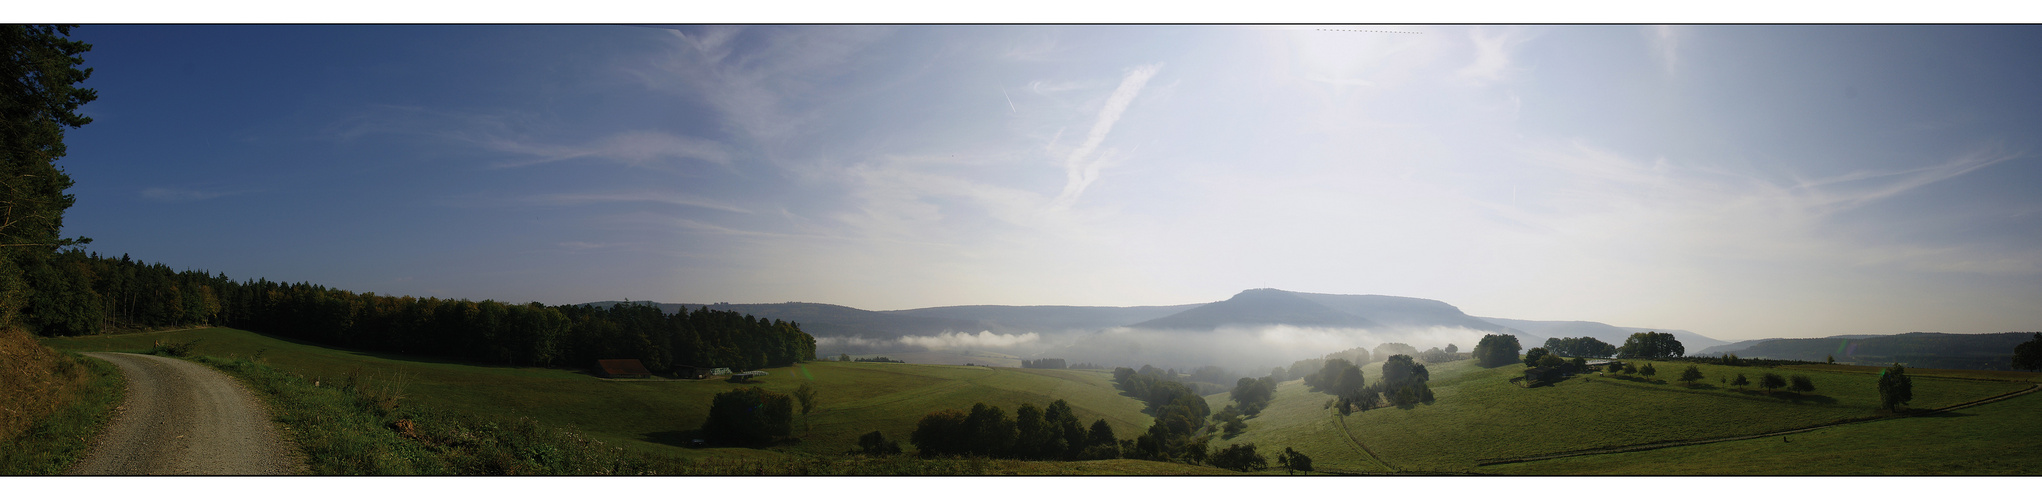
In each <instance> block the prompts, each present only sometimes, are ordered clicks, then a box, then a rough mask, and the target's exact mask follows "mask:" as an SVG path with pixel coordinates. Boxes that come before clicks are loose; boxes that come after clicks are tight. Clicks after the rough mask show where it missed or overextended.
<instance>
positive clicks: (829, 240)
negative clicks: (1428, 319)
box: [59, 25, 2042, 348]
mask: <svg viewBox="0 0 2042 500" xmlns="http://www.w3.org/2000/svg"><path fill="white" fill-rule="evenodd" d="M72 34H73V38H76V39H78V40H81V41H85V42H88V43H91V44H93V46H94V47H93V50H92V51H91V52H87V53H85V54H84V58H85V61H86V62H85V66H87V67H91V68H94V69H95V72H94V73H93V75H92V77H91V79H89V80H87V81H86V82H84V86H85V87H89V88H93V89H97V91H98V93H99V99H98V100H97V101H94V102H92V103H90V104H88V105H86V106H85V107H84V108H82V113H83V114H86V115H88V116H91V117H93V118H94V120H95V121H94V122H93V123H92V124H90V125H87V126H85V127H83V128H81V129H77V130H73V131H70V132H69V133H68V135H67V143H68V144H69V155H68V156H67V157H65V158H63V159H61V160H60V161H59V165H61V166H63V167H64V168H65V169H66V171H67V172H68V173H69V174H70V175H71V177H72V178H73V179H74V180H75V181H76V182H77V185H76V186H75V187H73V188H72V190H71V191H70V192H71V193H74V194H76V195H77V199H78V201H77V204H76V206H74V207H73V208H71V209H70V211H68V212H67V213H66V219H65V222H66V226H65V228H64V234H65V235H66V236H88V237H91V238H94V239H95V242H94V243H92V244H91V245H89V246H88V247H87V248H86V249H87V250H89V251H93V252H99V253H101V254H106V255H112V256H116V257H117V256H119V255H121V254H128V255H131V256H133V257H134V258H137V259H140V260H145V261H150V262H162V263H165V264H167V265H170V266H172V267H174V268H180V269H183V268H191V269H204V270H207V271H210V272H216V273H224V274H226V275H228V276H230V277H233V278H235V279H237V280H238V279H252V278H258V277H260V278H268V279H271V280H277V281H288V282H298V281H308V282H312V283H317V284H323V285H327V286H333V287H339V288H344V289H349V290H355V291H360V292H375V293H378V294H384V295H417V296H424V295H433V296H441V297H461V298H471V299H476V300H482V299H495V300H502V301H510V302H525V301H539V302H545V303H551V304H561V303H582V302H593V301H604V300H624V299H627V298H628V299H631V300H652V301H657V302H670V303H671V302H685V303H705V304H706V303H716V302H731V303H779V302H790V301H797V302H818V303H829V304H837V305H843V306H849V307H856V308H861V309H868V310H900V309H915V308H924V307H939V306H953V305H976V304H984V305H1074V306H1142V305H1177V304H1193V303H1207V302H1214V301H1219V300H1225V299H1226V298H1227V297H1230V296H1232V295H1233V294H1235V293H1238V292H1240V291H1242V290H1246V289H1253V288H1277V289H1283V290H1290V291H1297V292H1312V293H1329V294H1357V295H1364V294H1372V295H1391V296H1403V297H1416V298H1425V299H1434V300H1439V301H1444V302H1447V303H1449V304H1452V305H1454V306H1457V307H1459V308H1461V309H1462V310H1463V311H1465V312H1466V313H1468V314H1470V315H1474V316H1484V317H1502V318H1513V319H1526V320H1582V321H1595V322H1602V323H1608V324H1611V325H1619V326H1650V327H1663V328H1674V329H1683V330H1688V331H1692V332H1695V333H1698V334H1701V335H1705V336H1709V337H1712V338H1716V339H1721V340H1724V341H1731V342H1734V341H1738V340H1746V339H1755V338H1767V337H1823V336H1829V335H1839V334H1884V333H1901V332H1909V331H1937V332H1951V333H1983V332H2003V331H2032V330H2042V308H2036V307H2034V304H2037V303H2042V279H2038V278H2042V218H2038V214H2042V200H2038V199H2037V198H2036V197H2035V196H2034V194H2035V193H2037V192H2042V191H2038V190H2037V189H2036V188H2038V187H2042V168H2038V166H2042V161H2038V158H2037V157H2036V156H2035V152H2036V151H2037V148H2036V146H2037V145H2038V144H2037V142H2038V140H2042V95H2038V94H2036V93H2035V92H2034V91H2033V90H2032V85H2031V83H2032V82H2034V81H2036V80H2037V76H2038V73H2042V60H2038V59H2042V51H2038V50H2035V49H2042V27H2036V26H1451V25H1425V26H1278V27H1255V26H739V27H724V26H681V27H675V28H661V27H634V26H430V25H421V26H260V25H254V26H151V25H118V26H107V25H87V26H83V27H80V28H77V29H76V30H74V31H73V32H72ZM1462 347H1463V348H1466V347H1468V346H1462Z"/></svg>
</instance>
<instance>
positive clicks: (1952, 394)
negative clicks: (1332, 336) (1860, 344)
mask: <svg viewBox="0 0 2042 500" xmlns="http://www.w3.org/2000/svg"><path fill="white" fill-rule="evenodd" d="M1654 365H1655V366H1656V367H1657V368H1658V369H1659V375H1658V376H1657V377H1656V378H1658V379H1659V380H1657V381H1638V380H1625V379H1621V378H1617V377H1611V376H1604V375H1601V374H1589V375H1585V376H1577V377H1575V378H1573V379H1570V380H1567V381H1565V382H1562V383H1560V384H1557V385H1554V386H1548V387H1538V388H1531V389H1527V388H1524V387H1520V386H1518V385H1515V384H1512V383H1511V382H1510V379H1511V378H1512V377H1515V376H1517V375H1519V374H1520V373H1521V369H1520V368H1516V367H1503V368H1495V369H1481V368H1477V367H1474V365H1473V364H1472V361H1456V362H1452V363H1443V364H1440V365H1439V366H1437V367H1434V369H1433V370H1432V382H1431V384H1430V385H1431V387H1432V388H1433V390H1434V392H1435V394H1436V395H1437V398H1438V401H1437V402H1436V403H1434V404H1430V405H1418V406H1416V407H1414V408H1411V409H1397V408H1382V409H1376V410H1371V411H1366V412H1358V413H1355V414H1353V415H1350V416H1346V417H1340V416H1338V414H1336V413H1334V412H1333V411H1332V410H1328V409H1325V408H1324V406H1323V405H1324V403H1325V402H1326V400H1328V399H1330V396H1327V395H1324V394H1320V393H1312V392H1307V391H1306V390H1305V387H1304V386H1303V385H1302V383H1300V382H1296V381H1293V382H1288V383H1285V384H1282V385H1281V386H1279V388H1278V391H1277V398H1276V400H1275V401H1274V402H1273V403H1272V404H1271V406H1270V407H1269V409H1266V410H1264V412H1263V414H1262V415H1261V416H1259V417H1257V418H1254V419H1249V420H1248V424H1249V426H1248V431H1247V432H1246V433H1243V434H1242V435H1240V436H1238V437H1236V438H1234V439H1232V440H1221V441H1216V442H1215V444H1216V445H1224V444H1226V443H1232V442H1253V443H1257V445H1258V446H1260V447H1270V446H1272V445H1274V446H1279V447H1280V446H1293V447H1296V448H1298V450H1299V451H1300V452H1303V453H1305V454H1307V455H1310V456H1312V457H1313V459H1314V461H1315V462H1316V463H1317V464H1323V465H1320V467H1322V468H1327V469H1334V468H1338V469H1343V470H1350V471H1355V472H1387V471H1399V472H1443V473H1462V472H1475V473H1530V474H1571V473H1638V474H1658V473H1665V471H1666V470H1667V469H1664V468H1654V467H1652V466H1649V465H1637V466H1635V467H1629V468H1621V469H1610V468H1608V467H1603V468H1594V467H1582V468H1579V470H1577V469H1570V468H1567V467H1565V466H1551V467H1546V466H1539V467H1533V466H1491V467H1481V466H1479V464H1480V463H1482V462H1484V461H1488V460H1495V459H1503V458H1514V457H1526V456H1534V455H1543V454H1551V453H1561V452H1570V451H1576V450H1590V449H1598V448H1610V447H1618V446H1628V445H1637V444H1645V443H1658V442H1672V441H1686V440H1695V439H1708V438H1718V437H1730V436H1739V435H1747V434H1755V433H1764V432H1771V431H1781V430H1788V429H1795V428H1801V427H1809V426H1815V425H1821V424H1826V423H1833V422H1843V421H1851V420H1856V419H1864V418H1867V417H1875V416H1879V415H1883V413H1880V411H1879V410H1878V396H1877V394H1876V392H1875V391H1874V387H1875V384H1874V380H1875V378H1876V370H1877V369H1876V368H1870V369H1869V370H1867V369H1866V368H1868V367H1835V366H1828V365H1807V366H1794V367H1779V368H1772V369H1760V368H1751V367H1725V366H1716V365H1698V366H1699V367H1700V369H1701V370H1702V372H1703V373H1704V374H1705V375H1707V378H1706V379H1704V381H1702V382H1700V383H1699V385H1697V386H1696V387H1693V388H1690V387H1686V386H1684V385H1683V384H1682V383H1680V382H1677V381H1667V380H1666V379H1671V378H1675V377H1676V376H1677V374H1678V373H1679V372H1680V371H1681V370H1684V369H1685V368H1686V367H1687V366H1688V365H1687V364H1684V363H1659V362H1655V363H1654ZM1768 370H1770V371H1771V372H1773V373H1778V374H1780V375H1782V376H1787V375H1807V376H1809V377H1810V378H1811V379H1813V381H1814V383H1815V387H1816V391H1815V392H1814V393H1813V394H1811V395H1803V396H1795V395H1790V394H1787V393H1784V392H1782V393H1777V394H1773V395H1768V394H1765V393H1763V392H1762V391H1758V390H1755V389H1754V390H1733V389H1731V388H1728V387H1726V386H1724V385H1723V384H1722V383H1721V382H1719V381H1718V377H1719V376H1720V377H1735V376H1736V374H1737V373H1744V374H1745V376H1746V377H1747V378H1752V379H1754V380H1755V379H1756V378H1757V377H1758V376H1759V375H1760V374H1763V373H1766V372H1767V371H1768ZM1925 372H1927V373H1923V374H1921V375H1917V376H1915V377H1914V393H1915V399H1914V401H1913V404H1912V406H1913V407H1915V408H1933V407H1940V406H1946V405H1950V404H1955V403H1960V402H1965V401H1971V400H1976V399H1983V398H1987V397H1991V396H1995V395H1999V394H2004V393H2008V392H2013V391H2017V390H2021V389H2023V388H2026V387H2028V386H2029V385H2030V384H2031V382H2027V381H2016V380H2024V379H2022V378H2021V377H2022V375H2021V374H2009V373H2005V372H1983V373H1991V374H1997V375H1994V376H1992V377H1985V378H1998V379H2003V380H1978V379H1975V378H1945V377H1944V376H1931V375H1932V374H1945V372H1943V371H1935V370H1930V371H1925ZM1364 373H1368V374H1371V375H1374V374H1375V373H1379V368H1378V365H1370V366H1367V367H1364ZM1952 376H1964V375H1962V374H1953V375H1952ZM2034 400H2042V396H2023V397H2020V398H2015V399H2014V400H2010V401H2009V402H2008V403H2001V404H1999V405H2000V406H1999V407H2012V406H2014V405H2013V403H2012V401H2022V403H2020V404H2037V403H2034V402H2033V401H2034ZM1230 402H1231V401H1230V400H1229V398H1228V397H1227V396H1226V395H1224V394H1221V395H1215V396H1212V397H1211V398H1210V399H1209V403H1210V404H1212V405H1214V406H1219V405H1224V404H1228V403H1230ZM1994 406H1995V405H1986V406H1982V407H1978V408H1976V409H1967V410H1964V411H1962V412H1959V413H1966V412H1973V411H1976V412H1981V413H1980V414H1993V413H1995V412H2001V411H2006V410H1998V409H1992V410H1988V409H1987V408H1993V407H1994ZM1961 420H1962V419H1959V420H1958V421H1956V422H1954V423H1963V424H1965V426H1964V427H1965V428H1966V429H1971V430H1968V431H1967V430H1949V431H1948V432H1956V433H1967V435H1968V433H1979V434H1989V433H1990V432H1992V428H1990V427H1984V426H1990V425H1994V424H1992V423H1989V422H1991V421H1990V420H1986V419H1981V420H1980V421H1979V423H1980V424H1982V425H1983V426H1973V425H1972V424H1970V423H1968V422H1962V421H1961ZM1935 421H1948V419H1939V418H1907V419H1897V420H1892V421H1882V422H1874V423H1865V424H1853V425H1856V426H1870V425H1878V426H1880V427H1852V426H1846V427H1843V428H1839V429H1849V430H1837V431H1834V432H1838V433H1846V432H1853V430H1855V429H1859V428H1864V429H1871V430H1870V431H1864V432H1871V433H1872V434H1871V435H1869V436H1864V438H1866V440H1867V441H1874V442H1876V441H1879V439H1878V438H1877V437H1876V436H1878V435H1880V434H1882V433H1884V432H1896V431H1898V430H1900V429H1908V428H1911V427H1910V426H1923V425H1931V423H1933V422H1935ZM1945 425H1949V424H1945ZM1825 432H1827V431H1825ZM1712 446H1725V448H1726V449H1734V448H1735V446H1734V445H1712ZM1363 447H1366V449H1368V450H1372V451H1373V452H1374V453H1375V454H1376V456H1377V457H1379V458H1380V460H1381V461H1380V462H1378V461H1377V460H1375V459H1372V458H1370V457H1369V456H1368V454H1366V453H1364V452H1363ZM1277 449H1280V448H1277ZM1691 449H1694V448H1692V447H1680V448H1674V449H1667V450H1663V451H1659V452H1654V453H1661V454H1663V455H1660V456H1661V457H1662V458H1661V459H1660V460H1658V461H1650V460H1646V461H1636V462H1635V463H1637V464H1655V463H1657V464H1670V463H1675V462H1672V461H1673V460H1677V459H1679V457H1684V456H1686V454H1687V453H1689V452H1688V451H1683V450H1691ZM1944 449H1945V450H1947V452H1946V453H1943V454H1939V455H1938V456H1939V459H1941V460H1951V461H1957V460H1973V459H1975V457H1972V456H1968V454H1965V453H1961V452H1962V450H1963V448H1961V447H1949V448H1944ZM1988 449H1990V448H1988ZM1637 455H1638V453H1622V454H1614V455H1606V457H1620V458H1609V459H1608V460H1613V461H1615V462H1613V463H1633V462H1632V461H1633V460H1635V459H1626V458H1621V457H1634V456H1637ZM2027 456H2028V457H2036V458H2030V459H2028V460H2009V461H2007V463H2008V464H2010V465H2009V466H2008V467H2006V468H2003V469H2000V470H2018V471H2026V472H2025V473H2035V472H2037V471H2042V456H2037V455H2033V454H2030V455H2027ZM1598 458H1600V457H1598ZM1576 460H1582V461H1589V460H1588V459H1576ZM1777 460H1780V461H1782V462H1792V461H1794V460H1800V461H1803V462H1819V463H1832V464H1837V462H1836V461H1835V460H1832V457H1828V456H1823V455H1815V456H1801V457H1798V458H1778V459H1777ZM2003 460H2008V459H2003ZM1839 465H1840V466H1843V467H1845V470H1848V467H1849V466H1848V465H1845V464H1839ZM1796 470H1797V471H1798V472H1772V471H1763V470H1750V471H1748V472H1746V473H1759V474H1767V473H1844V472H1842V470H1836V469H1831V468H1825V466H1821V465H1813V464H1804V466H1803V468H1801V469H1796Z"/></svg>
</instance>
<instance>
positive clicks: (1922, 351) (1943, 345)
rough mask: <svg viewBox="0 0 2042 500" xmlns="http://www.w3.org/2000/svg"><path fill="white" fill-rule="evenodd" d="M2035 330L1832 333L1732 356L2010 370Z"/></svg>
mask: <svg viewBox="0 0 2042 500" xmlns="http://www.w3.org/2000/svg"><path fill="white" fill-rule="evenodd" d="M2034 336H2035V332H2006V333H1970V334H1963V333H1926V332H1913V333H1902V334H1898V335H1837V336H1833V337H1825V338H1817V339H1772V340H1763V341H1755V342H1753V343H1752V344H1751V345H1750V346H1748V347H1745V348H1742V349H1738V350H1734V351H1732V350H1725V351H1719V353H1722V352H1727V353H1734V354H1736V355H1737V356H1738V357H1743V358H1763V359H1798V360H1802V361H1825V360H1828V359H1829V358H1831V357H1834V358H1836V361H1837V362H1838V363H1850V364H1859V365H1886V364H1892V363H1900V364H1903V365H1906V366H1910V367H1918V368H1950V369H1960V370H2011V369H2013V355H2014V346H2017V345H2020V344H2021V343H2022V342H2026V341H2028V340H2030V339H2033V338H2035V337H2034Z"/></svg>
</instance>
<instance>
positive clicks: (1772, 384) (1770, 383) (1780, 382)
mask: <svg viewBox="0 0 2042 500" xmlns="http://www.w3.org/2000/svg"><path fill="white" fill-rule="evenodd" d="M1758 386H1759V387H1760V388H1763V389H1765V392H1766V393H1767V394H1771V393H1772V392H1773V389H1778V388H1781V387H1786V386H1787V379H1785V378H1782V377H1780V376H1779V375H1774V374H1771V373H1767V374H1765V375H1761V376H1759V377H1758Z"/></svg>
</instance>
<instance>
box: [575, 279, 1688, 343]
mask: <svg viewBox="0 0 2042 500" xmlns="http://www.w3.org/2000/svg"><path fill="white" fill-rule="evenodd" d="M616 303H618V302H616V301H604V302H591V303H589V305H594V306H598V307H606V306H609V305H612V304H616ZM638 303H642V304H651V305H655V306H657V307H659V308H660V309H661V310H662V311H665V312H668V313H672V312H675V311H678V310H680V309H682V308H687V309H695V308H701V307H707V308H709V309H713V310H720V311H734V312H738V313H741V314H749V315H752V316H757V317H763V318H773V319H783V320H787V321H792V322H795V323H798V324H800V325H801V329H802V330H803V331H806V332H808V333H810V334H813V335H815V336H816V339H817V341H818V342H819V343H821V344H826V345H828V347H827V348H825V350H827V351H830V352H848V353H853V354H863V353H885V352H903V351H904V350H905V351H913V350H919V349H922V347H913V346H910V345H909V343H907V342H906V340H908V339H911V338H916V337H931V336H937V335H941V334H946V333H964V334H977V333H979V332H989V333H992V334H998V335H1023V334H1028V333H1035V334H1039V335H1041V336H1043V337H1041V338H1043V339H1044V340H1045V341H1047V340H1048V339H1049V338H1051V337H1058V336H1060V337H1058V338H1068V337H1069V336H1073V335H1076V336H1093V335H1095V334H1099V333H1104V332H1108V331H1115V330H1114V329H1116V328H1120V327H1126V328H1129V329H1133V330H1139V331H1156V332H1214V331H1218V330H1220V329H1221V328H1222V327H1227V326H1243V327H1259V326H1272V325H1290V326H1299V327H1318V328H1335V329H1354V330H1369V331H1373V332H1376V334H1379V335H1391V336H1395V335H1402V334H1407V333H1413V332H1426V331H1445V332H1455V331H1459V332H1472V333H1474V334H1484V333H1498V334H1509V335H1515V336H1517V337H1518V341H1519V343H1520V344H1521V345H1524V346H1525V348H1527V349H1529V348H1532V347H1537V346H1539V345H1543V344H1544V343H1545V339H1546V338H1548V337H1581V336H1588V337H1595V338H1598V339H1602V340H1603V341H1605V342H1610V343H1612V344H1619V345H1621V344H1622V343H1623V341H1624V339H1625V338H1628V337H1629V336H1630V334H1632V333H1635V332H1642V331H1647V330H1648V329H1644V328H1624V327H1616V326H1610V325H1607V324H1603V323H1595V322H1589V321H1527V320H1512V319H1503V318H1484V317H1476V316H1470V315H1468V314H1467V313H1465V312H1463V311H1461V309H1460V308H1458V307H1455V306H1453V305H1452V304H1448V303H1446V302H1442V301H1438V300H1432V299H1421V298H1412V297H1395V296H1388V295H1343V294H1328V293H1307V292H1292V291H1287V290H1278V289H1273V288H1258V289H1252V290H1244V291H1242V292H1240V293H1237V294H1235V295H1234V296H1233V297H1230V298H1228V299H1227V300H1223V301H1219V302H1210V303H1203V304H1181V305H1171V306H1132V307H1100V306H1002V305H968V306H945V307H927V308H920V309H903V310H894V311H868V310H864V309H858V308H853V307H845V306H839V305H833V304H819V303H810V302H784V303H778V304H730V303H715V304H674V303H655V302H647V301H638ZM1656 331H1661V332H1669V333H1673V334H1674V336H1675V337H1676V338H1679V339H1680V340H1681V342H1682V344H1684V345H1685V346H1686V347H1687V351H1688V352H1689V353H1698V352H1701V351H1702V350H1704V349H1706V348H1708V347H1710V346H1716V345H1723V344H1724V342H1722V341H1719V340H1715V339H1711V338H1708V337H1704V336H1701V335H1698V334H1695V333H1693V332H1688V331H1684V330H1667V329H1657V330H1656ZM1400 332H1401V333H1400ZM1457 335H1458V334H1457ZM1096 340H1098V339H1093V341H1096ZM1390 341H1396V340H1390ZM1061 342H1064V341H1059V343H1061ZM1456 342H1459V340H1456ZM1470 342H1472V340H1470ZM1069 347H1073V346H1069V345H1064V348H1069ZM1347 347H1373V345H1367V346H1345V347H1341V348H1347ZM1472 347H1473V346H1472V345H1465V346H1461V348H1462V349H1470V348H1472ZM1054 348H1056V347H1055V346H1049V345H1040V346H1035V347H1032V348H1031V347H1015V348H1013V349H1011V350H1013V351H1014V352H1013V354H1017V355H1034V354H1035V353H1036V352H1037V350H1043V349H1054ZM1134 350H1139V349H1138V348H1134ZM1335 350H1337V349H1335ZM1074 355H1075V354H1074Z"/></svg>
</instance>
